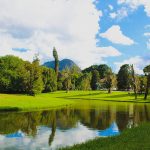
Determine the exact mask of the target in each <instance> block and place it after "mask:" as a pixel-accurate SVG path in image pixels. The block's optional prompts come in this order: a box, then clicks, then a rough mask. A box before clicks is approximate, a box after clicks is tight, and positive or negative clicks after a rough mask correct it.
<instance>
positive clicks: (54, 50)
mask: <svg viewBox="0 0 150 150" xmlns="http://www.w3.org/2000/svg"><path fill="white" fill-rule="evenodd" d="M53 57H54V59H55V72H56V76H57V78H58V72H59V59H58V54H57V50H56V48H55V47H54V48H53Z"/></svg>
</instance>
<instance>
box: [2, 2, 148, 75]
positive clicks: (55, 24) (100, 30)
mask: <svg viewBox="0 0 150 150" xmlns="http://www.w3.org/2000/svg"><path fill="white" fill-rule="evenodd" d="M54 46H55V47H56V49H57V51H58V54H59V58H60V59H64V58H70V59H72V60H73V61H75V62H76V63H77V64H78V65H79V66H80V67H81V68H82V69H83V68H86V67H88V66H90V65H92V64H102V63H106V64H108V65H110V66H111V67H112V68H113V70H114V71H115V72H117V71H118V69H119V68H120V66H121V65H122V64H124V63H129V64H134V67H135V69H136V72H137V73H140V74H141V73H142V69H143V67H144V66H146V65H148V64H150V54H149V53H150V2H149V0H76V1H75V0H45V1H44V2H43V1H42V0H22V1H20V0H13V2H12V1H10V0H0V56H4V55H7V54H13V55H16V56H19V57H21V58H22V59H24V60H29V61H32V60H33V57H34V55H35V54H37V53H38V54H39V57H40V59H41V63H43V62H45V61H48V60H53V56H52V49H53V47H54Z"/></svg>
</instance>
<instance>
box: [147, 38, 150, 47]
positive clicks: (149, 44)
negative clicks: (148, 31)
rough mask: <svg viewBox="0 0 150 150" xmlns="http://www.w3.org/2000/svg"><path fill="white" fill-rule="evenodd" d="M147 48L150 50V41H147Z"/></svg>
mask: <svg viewBox="0 0 150 150" xmlns="http://www.w3.org/2000/svg"><path fill="white" fill-rule="evenodd" d="M147 48H148V49H150V39H148V41H147Z"/></svg>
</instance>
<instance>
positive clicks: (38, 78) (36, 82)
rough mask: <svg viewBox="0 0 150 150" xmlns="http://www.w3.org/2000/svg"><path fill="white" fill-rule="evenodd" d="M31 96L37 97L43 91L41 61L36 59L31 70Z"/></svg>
mask: <svg viewBox="0 0 150 150" xmlns="http://www.w3.org/2000/svg"><path fill="white" fill-rule="evenodd" d="M29 69H30V70H29V71H30V78H29V85H30V86H29V94H30V95H35V94H38V93H41V92H42V91H43V81H42V71H41V68H40V66H39V59H38V58H35V59H34V60H33V62H32V65H31V66H30V68H29Z"/></svg>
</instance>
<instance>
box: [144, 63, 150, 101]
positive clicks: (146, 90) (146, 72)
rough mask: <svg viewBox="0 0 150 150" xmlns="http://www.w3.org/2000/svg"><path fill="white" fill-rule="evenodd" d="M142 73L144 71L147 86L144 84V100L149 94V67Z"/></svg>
mask: <svg viewBox="0 0 150 150" xmlns="http://www.w3.org/2000/svg"><path fill="white" fill-rule="evenodd" d="M143 71H144V73H145V75H146V77H147V84H146V89H145V96H144V99H145V100H146V99H147V95H148V93H149V89H150V65H149V66H146V67H145V68H144V70H143Z"/></svg>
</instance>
